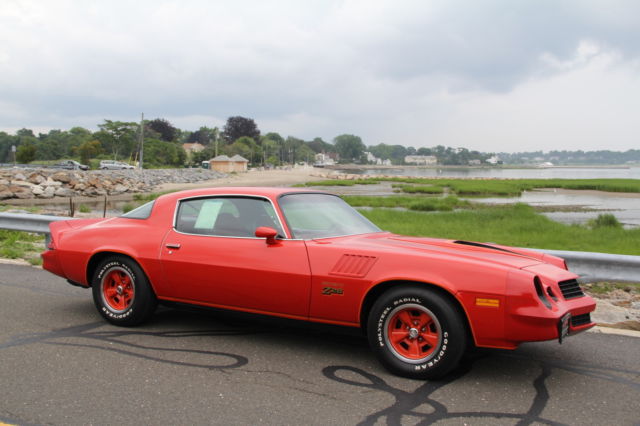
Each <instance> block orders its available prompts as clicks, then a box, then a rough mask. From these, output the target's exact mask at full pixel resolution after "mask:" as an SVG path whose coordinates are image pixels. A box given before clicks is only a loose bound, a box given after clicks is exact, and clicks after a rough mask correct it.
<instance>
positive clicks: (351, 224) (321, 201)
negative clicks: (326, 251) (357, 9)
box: [280, 194, 380, 239]
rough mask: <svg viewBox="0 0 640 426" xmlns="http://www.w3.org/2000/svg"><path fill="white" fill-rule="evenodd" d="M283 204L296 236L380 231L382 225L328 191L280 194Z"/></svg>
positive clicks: (282, 206) (310, 236)
mask: <svg viewBox="0 0 640 426" xmlns="http://www.w3.org/2000/svg"><path fill="white" fill-rule="evenodd" d="M280 208H281V209H282V212H283V213H284V216H285V219H286V220H287V223H288V224H289V229H290V230H291V232H292V233H293V238H300V239H313V238H327V237H337V236H342V235H354V234H368V233H370V232H380V228H378V227H377V226H375V225H374V224H373V223H371V222H369V220H368V219H366V218H365V217H364V216H362V215H361V214H360V213H358V212H357V211H356V210H354V209H353V208H352V207H351V206H349V205H348V204H347V203H345V202H344V201H343V200H342V199H341V198H340V197H337V196H335V195H329V194H289V195H285V196H283V197H281V198H280Z"/></svg>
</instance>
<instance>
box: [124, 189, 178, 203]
mask: <svg viewBox="0 0 640 426" xmlns="http://www.w3.org/2000/svg"><path fill="white" fill-rule="evenodd" d="M172 192H175V191H164V192H150V193H148V194H133V199H134V200H136V201H143V202H145V203H146V202H149V201H153V200H155V199H156V198H158V197H160V196H161V195H164V194H170V193H172Z"/></svg>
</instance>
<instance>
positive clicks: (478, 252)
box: [325, 233, 547, 269]
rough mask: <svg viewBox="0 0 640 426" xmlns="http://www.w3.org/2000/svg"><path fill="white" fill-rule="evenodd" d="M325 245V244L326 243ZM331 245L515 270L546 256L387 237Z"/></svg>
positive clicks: (491, 246) (487, 246)
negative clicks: (454, 259) (422, 255)
mask: <svg viewBox="0 0 640 426" xmlns="http://www.w3.org/2000/svg"><path fill="white" fill-rule="evenodd" d="M325 242H328V241H326V240H325ZM332 243H333V244H336V245H343V244H344V245H345V246H351V248H357V249H361V250H366V251H369V250H374V251H391V252H394V253H396V254H402V252H405V253H406V254H407V255H411V254H414V255H415V254H424V255H426V256H442V257H448V256H451V257H455V258H456V259H461V258H466V259H468V260H469V261H482V262H487V263H493V264H498V265H503V266H507V267H512V268H518V269H520V268H526V267H528V266H533V265H539V264H540V263H547V261H546V259H545V255H544V254H543V253H539V252H533V251H528V250H521V249H516V248H512V247H506V246H499V245H495V244H490V243H476V242H471V241H462V240H445V239H438V238H423V237H408V236H404V235H396V234H390V233H379V234H366V235H356V236H349V237H341V238H336V239H334V240H333V241H332Z"/></svg>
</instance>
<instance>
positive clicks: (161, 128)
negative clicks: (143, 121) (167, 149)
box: [147, 118, 178, 142]
mask: <svg viewBox="0 0 640 426" xmlns="http://www.w3.org/2000/svg"><path fill="white" fill-rule="evenodd" d="M147 127H148V128H149V129H151V130H153V131H154V132H156V133H158V134H159V135H160V139H161V140H163V141H167V142H173V141H175V140H176V139H177V137H178V129H177V128H175V127H173V125H171V123H169V122H168V121H167V120H165V119H164V118H156V119H155V120H151V121H149V122H147Z"/></svg>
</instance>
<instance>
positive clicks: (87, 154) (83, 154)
mask: <svg viewBox="0 0 640 426" xmlns="http://www.w3.org/2000/svg"><path fill="white" fill-rule="evenodd" d="M74 151H75V153H76V155H79V156H80V162H81V163H82V164H89V160H90V159H91V158H93V157H95V156H96V155H98V154H101V153H102V145H101V144H100V141H98V140H92V141H86V142H83V143H82V144H80V145H79V146H78V147H76V148H75V149H74Z"/></svg>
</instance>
